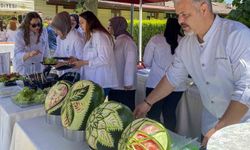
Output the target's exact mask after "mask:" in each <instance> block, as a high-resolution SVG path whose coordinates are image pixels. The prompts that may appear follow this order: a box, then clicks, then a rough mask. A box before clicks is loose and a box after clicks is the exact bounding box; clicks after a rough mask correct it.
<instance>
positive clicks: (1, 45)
mask: <svg viewBox="0 0 250 150" xmlns="http://www.w3.org/2000/svg"><path fill="white" fill-rule="evenodd" d="M14 48H15V43H14V42H0V53H10V58H11V59H12V58H13V57H14Z"/></svg>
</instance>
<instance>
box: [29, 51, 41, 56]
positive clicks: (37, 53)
mask: <svg viewBox="0 0 250 150" xmlns="http://www.w3.org/2000/svg"><path fill="white" fill-rule="evenodd" d="M39 54H41V52H40V51H39V50H33V51H31V52H29V56H30V57H34V56H36V55H39Z"/></svg>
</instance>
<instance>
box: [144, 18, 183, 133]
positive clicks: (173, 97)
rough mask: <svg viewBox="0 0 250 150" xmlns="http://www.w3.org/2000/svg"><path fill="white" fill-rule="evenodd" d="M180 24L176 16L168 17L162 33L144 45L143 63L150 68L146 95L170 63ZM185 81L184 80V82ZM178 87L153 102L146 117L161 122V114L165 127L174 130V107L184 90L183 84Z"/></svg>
mask: <svg viewBox="0 0 250 150" xmlns="http://www.w3.org/2000/svg"><path fill="white" fill-rule="evenodd" d="M180 31H181V26H180V25H179V23H178V20H177V19H176V18H168V20H167V23H166V28H165V31H164V34H157V35H155V36H153V37H152V38H151V39H150V40H149V42H148V44H147V45H146V47H145V51H144V56H143V63H144V65H145V66H146V67H147V68H150V73H149V76H148V79H147V83H146V95H149V94H150V93H151V92H152V91H153V89H154V88H155V86H156V85H157V84H158V83H159V81H160V80H161V78H162V77H163V76H164V74H165V71H166V69H167V68H168V67H169V66H170V65H171V64H172V62H173V60H174V56H175V53H176V52H175V49H176V47H177V46H178V41H179V40H180V38H181V36H182V34H181V32H180ZM184 83H185V82H184ZM184 83H183V85H182V86H180V87H178V88H177V89H176V90H175V91H174V92H173V93H171V94H170V95H168V96H166V97H164V98H163V99H162V100H160V101H159V102H157V103H155V104H154V105H153V106H152V108H151V109H150V111H149V112H148V114H147V117H149V118H151V119H154V120H156V121H159V122H161V114H162V116H163V121H164V125H165V127H166V128H167V129H169V130H172V131H175V128H176V113H175V112H176V107H177V104H178V102H179V101H180V99H181V96H182V93H183V91H184V90H185V84H184Z"/></svg>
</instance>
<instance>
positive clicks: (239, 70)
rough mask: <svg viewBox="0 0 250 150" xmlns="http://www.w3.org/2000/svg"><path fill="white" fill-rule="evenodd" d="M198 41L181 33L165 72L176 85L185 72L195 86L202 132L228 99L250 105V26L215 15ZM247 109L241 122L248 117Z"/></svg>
mask: <svg viewBox="0 0 250 150" xmlns="http://www.w3.org/2000/svg"><path fill="white" fill-rule="evenodd" d="M203 40H204V42H203V43H202V44H200V43H199V42H198V39H197V36H195V35H193V36H185V37H184V38H183V39H182V40H181V42H180V44H179V46H178V48H177V49H178V50H177V56H176V57H175V61H174V63H173V65H172V66H171V67H170V68H169V69H168V71H167V73H166V76H167V78H168V80H169V82H170V83H171V84H172V85H173V86H175V87H176V86H178V85H179V84H180V82H181V81H183V80H185V79H186V76H187V74H188V73H189V74H190V75H191V76H192V79H193V80H194V82H195V84H196V85H197V86H198V88H199V91H200V95H201V98H202V103H203V105H204V107H205V108H204V110H203V114H202V133H203V134H206V133H207V131H208V130H209V129H211V128H213V127H214V126H215V124H216V123H217V122H218V120H219V118H221V117H222V115H223V114H224V112H225V110H226V109H227V107H228V105H229V103H230V101H231V100H235V101H239V102H240V103H242V104H246V105H247V106H248V107H249V106H250V42H249V41H250V30H249V29H248V28H247V27H246V26H244V25H242V24H241V23H239V22H235V21H231V20H227V19H222V18H220V17H219V16H216V18H215V20H214V22H213V24H212V26H211V27H210V29H209V31H208V32H207V33H206V35H205V36H204V39H203ZM249 112H250V111H248V112H247V114H246V115H245V116H244V117H243V118H242V120H241V121H242V122H244V121H250V120H249V118H250V113H249Z"/></svg>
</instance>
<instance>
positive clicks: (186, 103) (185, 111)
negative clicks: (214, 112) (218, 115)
mask: <svg viewBox="0 0 250 150" xmlns="http://www.w3.org/2000/svg"><path fill="white" fill-rule="evenodd" d="M202 109H203V105H202V101H201V97H200V94H199V91H198V88H197V87H196V86H195V85H191V86H189V87H188V89H187V90H186V91H185V92H184V93H183V95H182V98H181V100H180V102H179V104H178V106H177V110H176V113H177V125H176V126H177V132H178V134H180V135H185V136H188V137H192V138H195V137H198V138H200V136H201V114H202Z"/></svg>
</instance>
